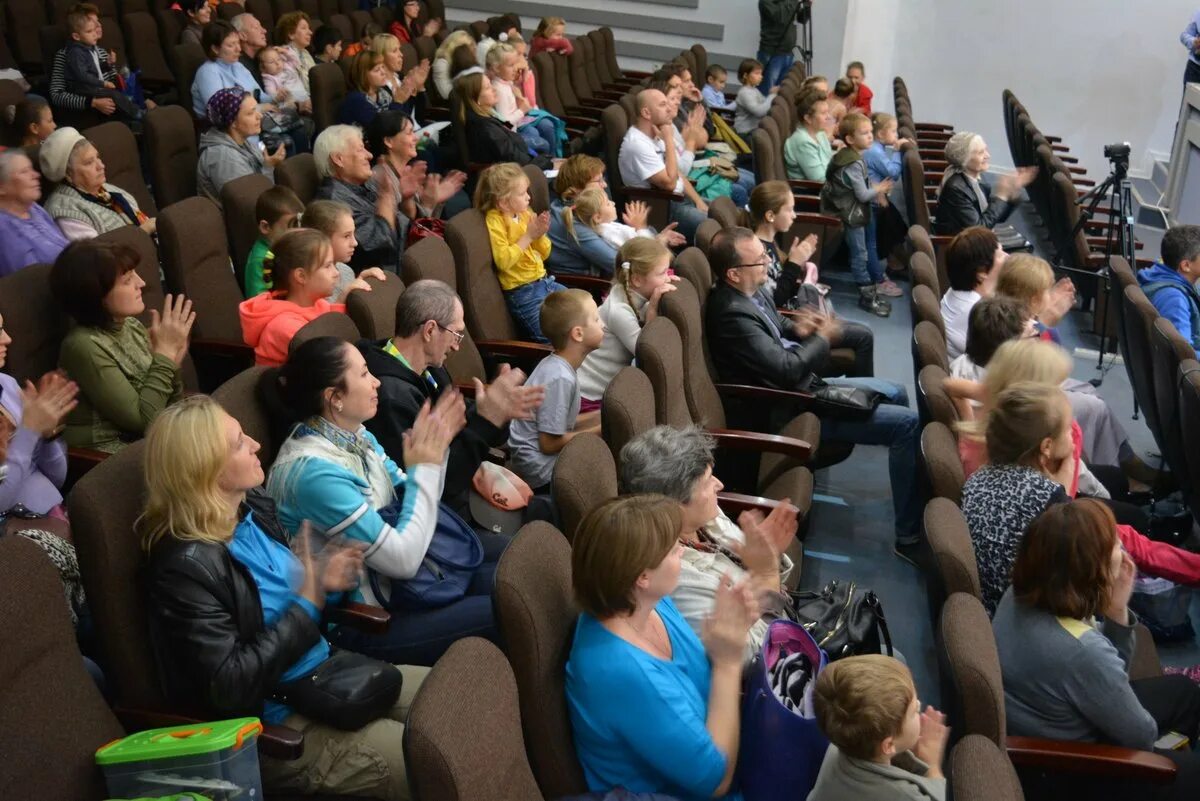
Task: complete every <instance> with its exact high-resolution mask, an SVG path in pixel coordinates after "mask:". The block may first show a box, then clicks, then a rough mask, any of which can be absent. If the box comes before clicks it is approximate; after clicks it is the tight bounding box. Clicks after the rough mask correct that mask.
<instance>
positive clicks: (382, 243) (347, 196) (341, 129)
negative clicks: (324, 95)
mask: <svg viewBox="0 0 1200 801" xmlns="http://www.w3.org/2000/svg"><path fill="white" fill-rule="evenodd" d="M313 160H314V161H315V162H316V167H317V175H318V176H319V177H320V178H321V185H320V187H318V188H317V197H318V198H320V199H321V200H336V201H338V202H339V203H345V204H346V205H347V206H349V207H350V212H351V213H352V214H353V215H354V236H355V238H356V239H357V240H358V249H357V250H355V251H354V258H353V259H352V260H351V262H350V266H351V267H352V268H354V269H355V270H362V269H363V268H365V267H383V268H384V269H385V270H390V271H392V272H397V271H398V269H399V266H400V254H401V251H402V250H403V246H404V245H403V243H404V238H405V236H407V235H408V225H409V221H410V219H411V218H410V217H408V216H407V215H406V214H405V212H404V211H402V210H401V209H402V207H401V206H400V204H399V203H398V201H397V195H401V196H403V197H406V198H411V197H412V196H413V195H415V194H416V192H417V189H418V188H419V184H415V183H413V182H411V181H403V180H397V183H398V184H399V187H398V188H394V189H393V191H390V192H388V191H380V190H379V189H378V188H377V184H376V182H375V181H372V180H371V151H369V150H367V148H366V145H364V144H363V137H362V131H361V130H360V129H358V128H356V127H354V126H353V125H331V126H329V127H328V128H326V129H325V130H324V131H321V134H320V135H319V136H318V137H317V141H316V144H315V146H314V147H313ZM402 175H403V174H402Z"/></svg>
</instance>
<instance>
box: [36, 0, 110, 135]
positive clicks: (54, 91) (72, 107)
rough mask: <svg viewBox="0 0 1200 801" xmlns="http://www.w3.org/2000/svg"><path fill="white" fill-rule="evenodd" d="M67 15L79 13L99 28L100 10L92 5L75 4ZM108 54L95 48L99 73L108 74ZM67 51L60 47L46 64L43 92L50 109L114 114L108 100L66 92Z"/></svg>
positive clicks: (104, 49) (106, 114)
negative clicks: (46, 85)
mask: <svg viewBox="0 0 1200 801" xmlns="http://www.w3.org/2000/svg"><path fill="white" fill-rule="evenodd" d="M67 13H69V14H76V13H83V14H86V15H87V16H88V17H89V19H92V20H95V22H96V23H97V24H100V9H99V8H97V7H96V6H95V5H93V4H92V3H77V4H75V5H74V6H71V8H70V10H69V11H68V12H67ZM99 36H100V38H103V36H104V29H103V26H102V27H101V29H100V33H99ZM111 56H112V53H111V51H110V50H108V49H106V48H103V47H101V48H99V49H98V50H97V51H96V57H97V59H99V61H100V69H101V71H103V72H105V73H108V72H109V71H111V70H112V69H113V64H112V58H111ZM66 70H67V48H66V47H65V46H64V47H60V48H59V49H58V50H57V51H56V52H55V53H54V58H53V60H52V61H51V64H50V84H49V88H48V90H47V92H48V94H49V96H50V105H51V106H53V107H54V109H55V110H57V111H59V112H85V111H89V110H90V111H95V112H96V113H97V114H100V115H103V116H104V117H109V116H112V115H113V114H115V113H116V112H117V104H116V101H114V100H113V99H112V98H111V97H88V96H87V95H81V94H77V93H75V92H72V91H70V90H69V89H68V88H67V78H66Z"/></svg>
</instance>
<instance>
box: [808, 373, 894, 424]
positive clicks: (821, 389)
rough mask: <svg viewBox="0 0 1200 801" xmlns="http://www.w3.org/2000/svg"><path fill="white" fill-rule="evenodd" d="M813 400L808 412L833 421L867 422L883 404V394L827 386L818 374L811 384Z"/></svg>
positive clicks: (867, 390) (809, 387)
mask: <svg viewBox="0 0 1200 801" xmlns="http://www.w3.org/2000/svg"><path fill="white" fill-rule="evenodd" d="M808 391H809V392H810V393H812V396H813V399H812V401H811V402H810V403H809V404H808V407H807V411H810V412H812V413H813V414H815V415H816V416H817V417H828V418H830V419H833V420H865V419H866V418H868V417H870V416H871V415H872V414H873V413H874V412H875V407H876V406H878V405H879V404H880V403H882V402H883V393H881V392H876V391H875V390H873V389H863V388H862V387H847V386H841V385H835V384H826V383H825V382H824V381H822V380H821V379H820V378H819V377H817V375H816V374H814V375H813V377H812V380H811V381H810V382H809V385H808Z"/></svg>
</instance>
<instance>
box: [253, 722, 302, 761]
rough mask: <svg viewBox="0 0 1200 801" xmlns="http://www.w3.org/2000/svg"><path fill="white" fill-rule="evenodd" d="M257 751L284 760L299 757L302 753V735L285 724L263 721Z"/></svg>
mask: <svg viewBox="0 0 1200 801" xmlns="http://www.w3.org/2000/svg"><path fill="white" fill-rule="evenodd" d="M258 751H259V753H261V754H266V755H267V756H269V757H273V758H275V759H280V760H283V761H285V762H286V761H290V760H293V759H299V758H300V755H301V754H303V753H304V735H303V734H302V733H301V732H298V731H296V730H295V729H289V728H288V727H287V726H280V725H277V724H273V723H264V724H263V730H262V734H260V735H258Z"/></svg>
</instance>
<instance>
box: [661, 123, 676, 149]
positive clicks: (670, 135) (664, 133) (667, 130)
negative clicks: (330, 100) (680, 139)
mask: <svg viewBox="0 0 1200 801" xmlns="http://www.w3.org/2000/svg"><path fill="white" fill-rule="evenodd" d="M658 138H659V139H661V140H663V141H664V142H666V143H667V144H668V145H669V144H671V143H672V142H673V141H674V140H675V123H673V122H666V123H663V124H662V125H660V126H658Z"/></svg>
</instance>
